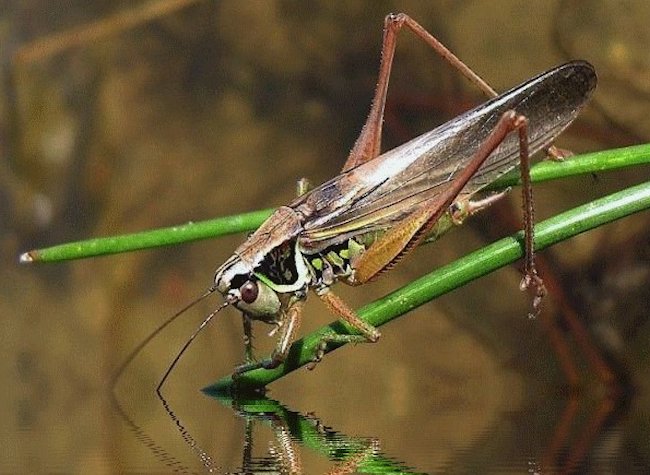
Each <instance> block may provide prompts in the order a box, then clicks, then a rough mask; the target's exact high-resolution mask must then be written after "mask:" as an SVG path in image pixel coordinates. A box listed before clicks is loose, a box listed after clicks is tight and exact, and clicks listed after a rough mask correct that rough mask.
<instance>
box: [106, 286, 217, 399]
mask: <svg viewBox="0 0 650 475" xmlns="http://www.w3.org/2000/svg"><path fill="white" fill-rule="evenodd" d="M215 290H217V287H216V286H212V287H210V288H209V289H208V290H206V291H205V292H204V293H203V294H202V295H201V296H199V297H197V298H196V299H194V300H192V301H191V302H190V303H188V304H187V305H185V307H183V308H181V309H180V310H179V311H178V312H176V313H175V314H174V315H172V316H171V317H169V318H168V319H167V320H165V321H164V322H163V323H162V324H160V326H159V327H158V328H156V329H155V330H154V331H153V332H151V333H150V334H149V336H147V338H145V339H144V340H142V341H141V342H140V343H139V344H138V346H136V347H135V348H134V349H133V350H132V351H131V353H129V356H127V358H126V359H125V360H124V362H123V363H122V365H121V366H120V367H119V368H118V370H117V371H116V372H115V373H114V374H113V378H112V379H111V388H112V389H114V388H115V385H116V384H117V381H118V380H119V379H120V377H121V376H122V373H124V370H125V369H126V368H127V366H129V365H130V364H131V362H132V361H133V360H134V359H135V357H136V356H138V354H139V353H140V352H141V351H142V350H143V349H144V347H145V346H147V345H148V344H149V343H150V342H151V340H153V339H154V338H155V337H156V336H157V335H158V334H159V333H160V332H161V331H163V330H164V329H165V328H166V327H167V326H168V325H169V324H171V323H172V322H173V321H174V320H176V319H177V318H178V317H180V316H181V315H182V314H183V313H185V312H186V311H188V310H189V309H190V308H192V307H193V306H194V305H196V304H197V303H199V302H200V301H201V300H203V299H205V298H207V297H208V296H209V295H211V294H212V293H213V292H214V291H215ZM224 306H225V305H224ZM224 306H221V307H219V308H218V309H217V311H219V310H221V309H222V308H223V307H224ZM213 313H216V312H213ZM211 317H212V315H211V316H210V318H211ZM174 363H175V362H174ZM168 373H169V371H168ZM166 377H167V374H165V378H166ZM163 380H164V379H163ZM158 388H160V386H158Z"/></svg>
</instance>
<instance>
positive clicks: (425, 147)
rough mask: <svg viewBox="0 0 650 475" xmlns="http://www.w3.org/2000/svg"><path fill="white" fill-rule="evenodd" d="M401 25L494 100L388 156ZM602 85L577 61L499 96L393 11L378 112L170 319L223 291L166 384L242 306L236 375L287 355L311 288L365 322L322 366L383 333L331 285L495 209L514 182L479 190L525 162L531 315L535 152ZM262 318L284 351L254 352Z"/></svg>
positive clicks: (540, 287)
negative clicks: (335, 162) (387, 113)
mask: <svg viewBox="0 0 650 475" xmlns="http://www.w3.org/2000/svg"><path fill="white" fill-rule="evenodd" d="M404 27H406V28H407V29H408V30H410V31H411V32H412V33H414V34H415V35H416V36H417V37H418V38H420V39H421V40H423V41H424V43H426V44H427V45H429V47H431V48H432V49H433V50H434V51H435V52H436V53H437V54H438V55H439V56H441V57H442V58H443V59H444V60H445V61H446V62H447V63H448V64H449V65H451V67H453V68H455V69H457V70H458V71H459V72H460V73H461V74H462V75H463V76H465V77H466V78H467V79H468V80H469V81H471V82H472V83H473V84H474V85H476V86H477V87H478V88H479V89H480V90H481V91H482V92H483V93H484V94H485V95H486V96H487V97H488V100H487V101H486V102H484V103H483V104H481V105H479V106H478V107H476V108H474V109H472V110H470V111H468V112H465V113H463V114H462V115H460V116H458V117H456V118H454V119H452V120H450V121H449V122H447V123H444V124H442V125H441V126H439V127H437V128H435V129H434V130H431V131H429V132H426V133H424V134H422V135H420V136H419V137H416V138H414V139H412V140H411V141H409V142H407V143H405V144H403V145H401V146H399V147H397V148H395V149H393V150H390V151H388V152H385V153H383V154H381V152H380V150H381V136H382V122H383V114H384V107H385V103H386V95H387V91H388V82H389V77H390V74H391V66H392V62H393V57H394V53H395V46H396V40H397V36H398V33H399V32H400V30H402V29H403V28H404ZM596 82H597V77H596V73H595V70H594V68H593V66H591V65H590V64H589V63H587V62H585V61H571V62H568V63H566V64H562V65H560V66H557V67H554V68H552V69H550V70H548V71H546V72H544V73H542V74H540V75H538V76H536V77H534V78H532V79H530V80H528V81H526V82H524V83H523V84H521V85H519V86H516V87H514V88H512V89H510V90H509V91H507V92H504V93H502V94H497V93H496V92H495V91H494V89H492V88H491V87H490V86H489V85H488V84H487V83H486V82H485V81H484V80H483V79H481V77H479V76H478V75H477V74H476V73H474V72H473V71H472V70H471V69H470V68H469V67H468V66H466V65H465V64H464V63H463V62H462V61H461V60H460V59H458V58H457V57H456V56H455V55H454V54H452V53H451V52H450V51H449V50H448V49H447V48H446V47H445V46H444V45H442V44H441V43H440V42H439V41H438V40H437V39H436V38H435V37H433V36H432V35H431V34H430V33H429V32H427V31H426V30H425V29H424V28H423V27H422V26H420V25H419V24H418V23H417V22H416V21H415V20H413V19H412V18H411V17H409V16H408V15H406V14H404V13H399V14H389V15H388V16H386V18H385V22H384V30H383V44H382V51H381V60H380V67H379V76H378V80H377V86H376V90H375V93H374V99H373V101H372V105H371V108H370V113H369V115H368V118H367V120H366V122H365V125H364V126H363V128H362V131H361V133H360V135H359V137H358V139H357V140H356V142H355V144H354V146H353V148H352V150H351V152H350V154H349V156H348V158H347V160H346V161H345V164H344V165H343V168H342V169H341V173H340V174H339V175H337V176H336V177H334V178H332V179H331V180H329V181H327V182H326V183H323V184H322V185H320V186H317V187H313V188H310V186H309V184H308V183H307V182H306V181H305V180H301V181H299V182H298V196H297V198H296V199H295V200H294V201H293V202H292V203H290V204H288V205H286V206H282V207H280V208H278V209H277V210H276V211H275V212H274V213H273V214H272V216H270V217H269V218H268V219H267V220H266V221H265V222H264V223H263V224H262V226H261V227H260V228H259V229H257V231H255V232H254V233H253V234H252V235H250V236H249V237H248V239H246V240H245V241H244V242H243V244H241V245H240V246H239V247H238V248H237V249H235V251H234V252H233V254H232V256H231V257H230V258H229V259H228V260H227V261H226V262H225V263H223V264H222V265H221V266H220V267H219V268H218V269H217V271H216V273H215V276H214V283H213V285H212V286H211V287H210V288H209V289H208V290H207V291H206V292H205V293H204V294H203V295H202V296H200V297H199V298H198V299H197V300H195V301H194V302H192V303H191V304H190V305H188V306H186V307H185V308H184V309H182V310H181V311H180V312H178V313H177V314H175V315H174V316H173V317H172V318H171V319H170V320H168V322H166V323H165V324H163V326H162V327H164V326H165V325H166V324H167V323H169V322H170V321H171V320H172V319H174V318H176V317H177V316H179V315H180V314H182V313H183V312H184V311H186V310H187V309H188V308H189V307H190V306H192V305H193V304H195V303H196V302H198V301H199V300H202V299H203V298H205V297H207V296H208V295H210V294H212V293H214V292H218V293H220V294H221V295H222V296H223V298H224V302H223V304H222V305H220V306H219V307H218V308H216V309H215V310H214V311H213V312H212V313H211V314H210V315H208V316H207V318H205V320H204V321H203V323H202V324H201V325H200V327H199V328H198V329H197V330H196V332H195V333H194V334H193V335H192V336H191V337H190V338H189V339H188V340H187V342H186V343H185V345H184V346H183V348H182V349H181V350H180V352H179V353H178V355H177V356H176V358H175V359H174V360H173V362H172V364H171V365H170V366H169V368H168V370H167V372H166V373H165V374H164V376H163V378H162V380H161V382H160V384H159V386H158V390H160V388H161V387H162V385H163V384H164V382H165V380H166V379H167V377H168V376H169V374H170V373H171V371H172V370H173V368H174V366H175V365H176V363H177V362H178V361H179V359H180V357H181V356H182V354H183V352H184V351H185V350H186V349H187V348H188V346H189V345H190V343H191V342H192V341H193V339H194V337H195V336H196V335H197V334H198V333H199V332H200V331H201V330H202V329H203V328H204V327H205V326H206V325H207V324H208V322H209V321H210V320H211V319H212V318H213V317H214V316H215V315H216V314H217V313H218V312H220V311H221V310H223V309H224V308H226V307H235V308H237V309H238V310H240V311H241V313H242V318H243V333H244V346H245V348H244V351H245V361H244V363H243V364H241V365H239V366H237V367H236V368H235V369H234V372H233V378H236V377H238V376H239V375H241V374H243V373H245V372H247V371H250V370H253V369H258V368H265V369H272V368H276V367H277V366H279V365H280V364H282V362H283V361H284V360H285V359H286V356H287V354H288V352H289V348H290V347H291V344H292V342H293V341H294V340H295V338H296V336H297V333H298V330H299V327H300V324H301V319H302V318H303V309H304V303H305V300H306V298H307V295H308V294H309V293H310V291H313V293H314V294H315V295H316V296H317V297H318V298H319V299H320V300H321V301H322V302H323V303H324V304H325V305H326V306H327V307H328V308H329V309H330V310H331V312H332V313H333V314H334V315H335V316H336V317H338V318H341V319H343V320H344V321H346V322H347V323H348V324H350V325H351V326H352V327H353V328H354V329H355V330H356V331H357V334H353V335H352V334H351V335H340V334H336V333H334V332H332V334H331V335H327V336H325V337H324V338H323V340H322V341H321V342H320V345H319V350H318V352H317V354H316V355H315V357H314V359H313V364H316V363H317V362H319V361H320V360H321V359H322V357H323V355H324V353H325V351H326V349H327V345H328V344H329V343H331V342H337V343H366V342H368V343H374V342H377V341H378V340H379V338H380V332H379V330H378V329H377V328H375V327H373V326H371V325H370V324H368V323H367V322H365V321H364V320H362V319H361V318H360V317H359V316H358V315H357V314H356V313H355V311H354V310H353V309H351V308H350V307H349V306H348V305H347V304H346V303H345V302H344V301H343V300H342V299H341V298H339V297H338V296H337V295H336V294H335V293H334V292H333V290H332V287H333V286H334V284H335V283H337V282H342V283H344V284H347V285H352V286H358V285H362V284H365V283H367V282H369V281H372V280H373V279H376V278H377V277H378V276H380V275H381V274H383V273H385V272H386V271H388V270H390V269H391V268H392V267H394V266H395V265H396V264H397V263H398V262H399V261H400V260H402V259H403V258H404V257H405V256H406V255H408V254H409V253H410V252H411V251H412V250H413V249H414V248H415V247H417V246H418V244H420V243H422V242H423V241H424V240H425V239H426V240H432V239H436V238H437V237H439V236H441V235H442V234H444V233H445V232H446V231H448V230H449V229H450V228H452V227H453V226H456V225H459V224H461V223H462V222H463V221H464V220H465V219H466V218H468V217H469V216H471V215H473V214H475V213H476V212H478V211H481V210H483V209H485V208H486V207H488V206H490V205H491V204H492V203H493V202H495V201H497V200H499V199H500V198H502V197H503V196H504V195H505V194H506V193H507V192H508V190H506V191H502V192H497V193H485V192H484V193H481V190H483V189H484V188H485V187H486V185H488V184H490V183H492V182H493V181H494V180H496V179H497V178H499V177H500V176H502V175H503V174H505V173H507V172H508V171H510V170H512V169H514V168H515V167H518V166H519V167H520V170H521V176H522V184H523V192H522V195H523V197H522V201H523V209H524V226H523V228H524V233H525V251H526V252H525V257H524V266H523V273H524V275H523V278H522V281H521V285H520V287H521V289H522V290H526V289H529V290H530V291H531V292H532V293H533V297H532V310H531V313H532V314H536V313H538V312H539V308H540V304H541V301H542V298H543V297H544V294H545V293H546V290H545V288H544V284H543V281H542V279H541V277H540V276H539V275H538V273H537V269H536V267H535V261H534V256H533V248H534V242H533V211H534V210H533V196H532V190H531V183H530V178H529V167H530V156H531V155H532V154H534V153H536V152H538V151H544V152H545V153H546V154H547V155H549V156H550V157H551V158H560V159H561V158H562V156H563V152H562V151H560V150H559V149H556V148H555V147H554V146H553V141H554V140H555V138H556V137H557V136H558V135H559V134H560V133H561V132H562V131H563V130H564V129H565V128H566V127H567V126H569V124H571V123H572V122H573V120H574V119H575V118H576V117H577V116H578V114H579V112H580V110H581V108H582V107H583V106H584V105H585V104H586V103H587V101H588V100H589V98H590V96H591V94H592V92H593V91H594V89H595V87H596ZM253 321H260V322H263V323H266V324H269V325H272V326H274V328H273V330H272V332H271V333H270V335H275V334H277V344H276V346H275V349H274V350H273V352H272V354H271V355H270V356H269V357H267V358H266V359H261V360H256V359H255V357H254V355H253V347H252V324H253ZM162 327H159V330H161V329H162ZM155 333H157V331H156V332H154V334H155ZM152 336H153V334H152V335H151V336H150V338H151V337H152ZM150 338H148V339H147V341H149V340H150ZM144 343H146V342H144Z"/></svg>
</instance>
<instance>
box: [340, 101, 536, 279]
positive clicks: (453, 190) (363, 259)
mask: <svg viewBox="0 0 650 475" xmlns="http://www.w3.org/2000/svg"><path fill="white" fill-rule="evenodd" d="M525 124H526V118H525V117H524V116H522V115H518V114H517V113H515V112H514V111H506V112H505V113H504V114H503V115H502V116H501V118H500V119H499V121H498V122H497V124H496V125H495V127H494V129H493V130H492V132H491V133H490V134H489V135H488V136H487V138H486V139H485V140H484V141H483V143H481V145H480V146H479V147H478V149H477V150H476V151H475V152H474V155H473V156H472V158H471V160H470V162H469V164H468V165H467V167H465V169H464V170H463V171H462V172H461V173H460V174H459V175H458V176H457V177H456V178H455V179H454V180H453V181H451V182H450V183H449V184H448V186H447V188H446V189H444V190H441V192H440V193H439V194H438V195H437V196H434V197H433V198H430V199H429V200H427V201H425V202H424V203H423V204H422V205H420V206H419V207H418V208H416V209H415V211H413V212H412V213H411V214H409V215H408V216H407V217H406V218H404V219H402V221H400V222H399V223H397V225H395V226H393V227H392V228H391V229H390V230H389V231H388V232H387V233H386V234H385V235H384V236H383V237H382V238H381V239H379V240H378V241H377V242H375V243H374V244H373V245H372V246H370V248H369V249H368V250H366V251H365V252H364V253H363V254H362V255H361V256H359V258H358V259H357V260H356V261H355V262H353V267H354V276H353V280H352V282H351V283H352V284H356V285H358V284H363V283H365V282H368V281H369V280H371V279H373V278H375V277H377V276H378V275H379V274H381V273H382V272H383V271H385V270H388V269H390V268H391V267H392V266H394V265H395V264H396V263H397V262H398V261H399V260H400V259H401V258H402V257H404V256H405V255H406V254H408V253H409V252H410V251H411V250H412V249H413V248H414V247H415V246H417V245H418V244H419V243H420V242H421V241H422V240H423V239H424V238H425V237H426V235H427V234H428V233H429V231H430V230H431V228H432V227H433V226H434V225H435V223H436V222H437V221H438V219H440V217H441V216H442V215H443V214H444V213H446V212H447V211H448V209H449V207H450V205H451V204H452V203H453V202H454V201H455V200H456V198H457V197H458V194H459V193H460V192H461V191H462V190H463V188H464V187H465V185H466V184H467V182H468V181H469V180H470V179H471V178H472V177H473V176H474V175H475V174H476V172H477V171H478V169H479V168H480V167H481V165H482V164H483V163H484V162H485V160H486V159H487V158H488V157H489V156H490V154H491V153H492V152H493V151H494V150H495V149H496V148H497V147H498V146H499V144H501V142H503V140H504V139H505V137H506V136H507V135H508V134H509V133H510V132H512V131H513V130H517V129H519V130H521V129H522V127H525ZM520 142H521V140H520ZM527 152H528V147H527V144H526V147H525V151H522V152H520V153H521V155H522V158H523V157H526V159H527V155H528V153H527Z"/></svg>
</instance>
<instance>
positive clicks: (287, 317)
mask: <svg viewBox="0 0 650 475" xmlns="http://www.w3.org/2000/svg"><path fill="white" fill-rule="evenodd" d="M304 304H305V300H304V297H302V298H299V297H293V298H292V299H291V301H290V303H289V305H288V308H287V310H286V312H284V314H283V315H282V321H281V323H280V336H279V337H278V343H277V345H276V347H275V350H273V353H271V357H270V358H267V359H264V360H261V361H251V362H249V363H244V364H243V365H240V366H237V367H236V368H235V371H234V372H233V378H237V377H238V376H239V375H241V374H242V373H245V372H247V371H251V370H254V369H259V368H264V369H274V368H277V367H278V366H280V365H281V364H282V363H283V362H284V360H285V359H286V358H287V354H288V353H289V348H291V343H293V341H294V340H295V338H296V334H297V333H298V329H299V328H300V323H301V320H302V309H303V306H304Z"/></svg>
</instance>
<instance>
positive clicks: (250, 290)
mask: <svg viewBox="0 0 650 475" xmlns="http://www.w3.org/2000/svg"><path fill="white" fill-rule="evenodd" d="M259 292H260V289H259V287H258V286H257V282H253V281H251V280H249V281H247V282H246V283H245V284H244V285H242V286H241V287H240V288H239V293H240V294H241V299H242V300H243V301H244V302H245V303H248V304H251V303H253V302H255V300H257V296H258V295H259Z"/></svg>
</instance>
